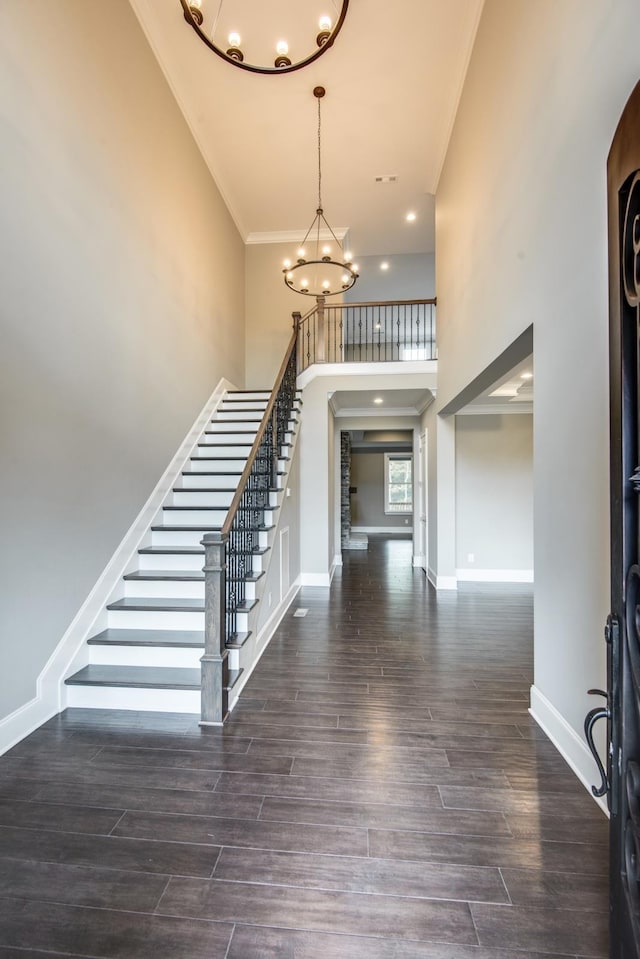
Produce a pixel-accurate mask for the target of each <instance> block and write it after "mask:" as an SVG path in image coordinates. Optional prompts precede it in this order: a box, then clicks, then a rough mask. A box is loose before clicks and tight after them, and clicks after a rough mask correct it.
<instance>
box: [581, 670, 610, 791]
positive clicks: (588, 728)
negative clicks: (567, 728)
mask: <svg viewBox="0 0 640 959" xmlns="http://www.w3.org/2000/svg"><path fill="white" fill-rule="evenodd" d="M587 692H588V694H589V696H604V698H605V699H606V700H607V705H606V706H596V707H595V709H591V710H589V712H588V713H587V715H586V716H585V719H584V735H585V738H586V740H587V745H588V746H589V749H590V750H591V755H592V756H593V758H594V760H595V763H596V765H597V767H598V772H599V773H600V777H601V780H602V781H601V783H600V785H599V786H592V787H591V792H592V793H593V795H594V796H596V797H598V798H599V797H600V796H604V795H605V793H607V792H608V791H609V779H608V777H607V774H606V772H605V769H604V766H603V765H602V760H601V759H600V754H599V753H598V750H597V749H596V744H595V743H594V741H593V727H594V726H595V724H596V723H597V722H598V720H600V719H610V717H611V712H610V710H609V697H608V696H607V694H606V693H605V691H604V690H603V689H589V690H587Z"/></svg>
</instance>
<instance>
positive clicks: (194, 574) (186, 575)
mask: <svg viewBox="0 0 640 959" xmlns="http://www.w3.org/2000/svg"><path fill="white" fill-rule="evenodd" d="M122 578H123V579H125V580H127V581H132V580H133V581H135V580H143V581H145V582H146V581H147V580H160V581H164V580H181V581H184V582H191V581H194V582H200V581H202V580H204V573H203V571H202V570H198V569H136V570H134V571H133V572H132V573H127V574H126V576H123V577H122Z"/></svg>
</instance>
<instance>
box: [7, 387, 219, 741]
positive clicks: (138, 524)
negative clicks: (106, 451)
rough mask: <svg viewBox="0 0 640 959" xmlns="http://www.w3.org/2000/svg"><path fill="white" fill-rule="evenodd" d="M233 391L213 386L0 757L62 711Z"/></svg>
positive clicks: (10, 722)
mask: <svg viewBox="0 0 640 959" xmlns="http://www.w3.org/2000/svg"><path fill="white" fill-rule="evenodd" d="M233 389H235V386H234V385H233V384H232V383H230V382H229V381H228V380H226V379H224V378H223V379H221V380H220V382H219V383H218V384H217V386H216V388H215V389H214V391H213V393H212V394H211V396H210V397H209V399H208V400H207V402H206V403H205V405H204V407H203V409H202V410H201V412H200V413H199V414H198V416H197V418H196V420H195V422H194V424H193V426H192V427H191V429H190V430H189V432H188V434H187V436H186V437H185V440H184V442H183V443H182V444H181V446H180V449H179V450H178V451H177V453H176V454H175V456H174V457H173V459H172V460H171V462H170V463H169V465H168V466H167V468H166V470H165V472H164V474H163V476H162V478H161V479H160V481H159V483H158V484H157V486H156V487H155V489H154V490H153V492H152V493H151V495H150V496H149V499H148V500H147V502H146V503H145V505H144V506H143V507H142V509H141V510H140V513H139V514H138V516H137V517H136V519H135V520H134V522H133V523H132V525H131V527H130V529H129V530H128V531H127V533H126V534H125V536H124V538H123V540H122V542H121V543H120V545H119V546H118V548H117V549H116V551H115V553H114V554H113V556H112V557H111V559H110V560H109V563H108V564H107V566H106V567H105V569H104V571H103V572H102V574H101V575H100V578H99V579H98V581H97V583H96V584H95V586H94V587H93V589H92V590H91V592H90V593H89V595H88V597H87V599H86V600H85V601H84V603H83V604H82V606H81V607H80V609H79V610H78V612H77V614H76V616H75V617H74V619H73V621H72V622H71V625H70V626H69V628H68V629H67V630H66V632H65V634H64V635H63V636H62V638H61V640H60V642H59V643H58V645H57V646H56V648H55V650H54V651H53V653H52V654H51V656H50V657H49V660H48V661H47V663H46V664H45V666H44V669H43V670H42V672H41V673H40V675H39V677H38V681H37V686H36V696H35V698H34V699H33V700H31V702H29V703H26V704H25V706H24V707H22V708H21V709H18V710H16V711H15V712H14V713H12V714H11V715H10V716H7V717H6V718H5V719H4V720H2V722H1V723H0V752H1V751H2V748H3V745H4V748H5V749H8V748H9V746H10V745H11V744H12V743H13V742H18V741H19V740H20V739H23V738H24V737H25V736H28V735H29V733H30V732H32V731H33V730H34V729H35V728H37V726H39V725H40V724H41V723H43V722H46V720H47V719H49V718H50V717H51V716H53V715H55V714H56V713H58V712H60V711H61V710H62V709H64V708H65V705H66V691H67V687H65V686H64V683H63V680H64V677H65V676H67V675H68V674H69V672H70V671H71V668H72V664H74V661H75V660H78V662H77V665H78V666H80V665H84V664H85V662H88V653H87V654H86V656H85V661H84V662H83V661H82V656H83V652H84V649H85V641H86V639H87V637H88V636H89V635H90V633H91V631H92V629H93V628H94V627H95V624H96V622H97V620H98V618H99V617H100V615H101V614H103V613H104V608H105V606H106V604H107V602H108V601H109V598H110V597H111V595H112V593H113V591H114V590H115V588H116V586H117V585H118V583H119V581H120V579H121V578H122V575H123V574H124V572H126V569H127V566H128V565H129V564H130V563H131V562H132V558H133V557H134V556H135V554H136V551H137V550H138V548H139V546H140V544H141V543H142V541H143V539H144V536H145V535H146V533H147V531H148V529H149V526H150V524H151V522H152V520H153V518H154V516H155V514H156V513H157V512H158V510H159V509H160V507H161V506H162V503H163V501H164V499H165V497H166V496H167V494H168V493H169V491H170V490H171V489H172V487H173V486H174V485H175V483H176V480H177V478H178V476H179V475H180V472H181V470H182V468H183V465H184V463H185V462H186V461H187V459H188V457H189V456H190V454H191V451H192V449H193V447H194V446H195V445H196V443H197V442H198V438H199V437H200V434H201V433H202V431H203V430H204V429H205V427H206V425H207V423H208V421H209V420H210V419H211V417H212V416H213V413H214V412H215V410H216V409H217V407H218V406H219V404H220V402H221V400H222V397H223V396H224V393H225V391H226V390H233Z"/></svg>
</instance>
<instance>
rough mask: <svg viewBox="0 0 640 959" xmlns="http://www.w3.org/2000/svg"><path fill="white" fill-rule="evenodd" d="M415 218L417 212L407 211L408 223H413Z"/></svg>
mask: <svg viewBox="0 0 640 959" xmlns="http://www.w3.org/2000/svg"><path fill="white" fill-rule="evenodd" d="M415 218H416V215H415V213H407V216H406V220H407V223H413V221H414V220H415Z"/></svg>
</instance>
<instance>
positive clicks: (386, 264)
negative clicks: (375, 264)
mask: <svg viewBox="0 0 640 959" xmlns="http://www.w3.org/2000/svg"><path fill="white" fill-rule="evenodd" d="M380 269H381V270H388V269H389V264H388V263H387V261H386V260H383V261H382V263H381V264H380Z"/></svg>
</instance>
